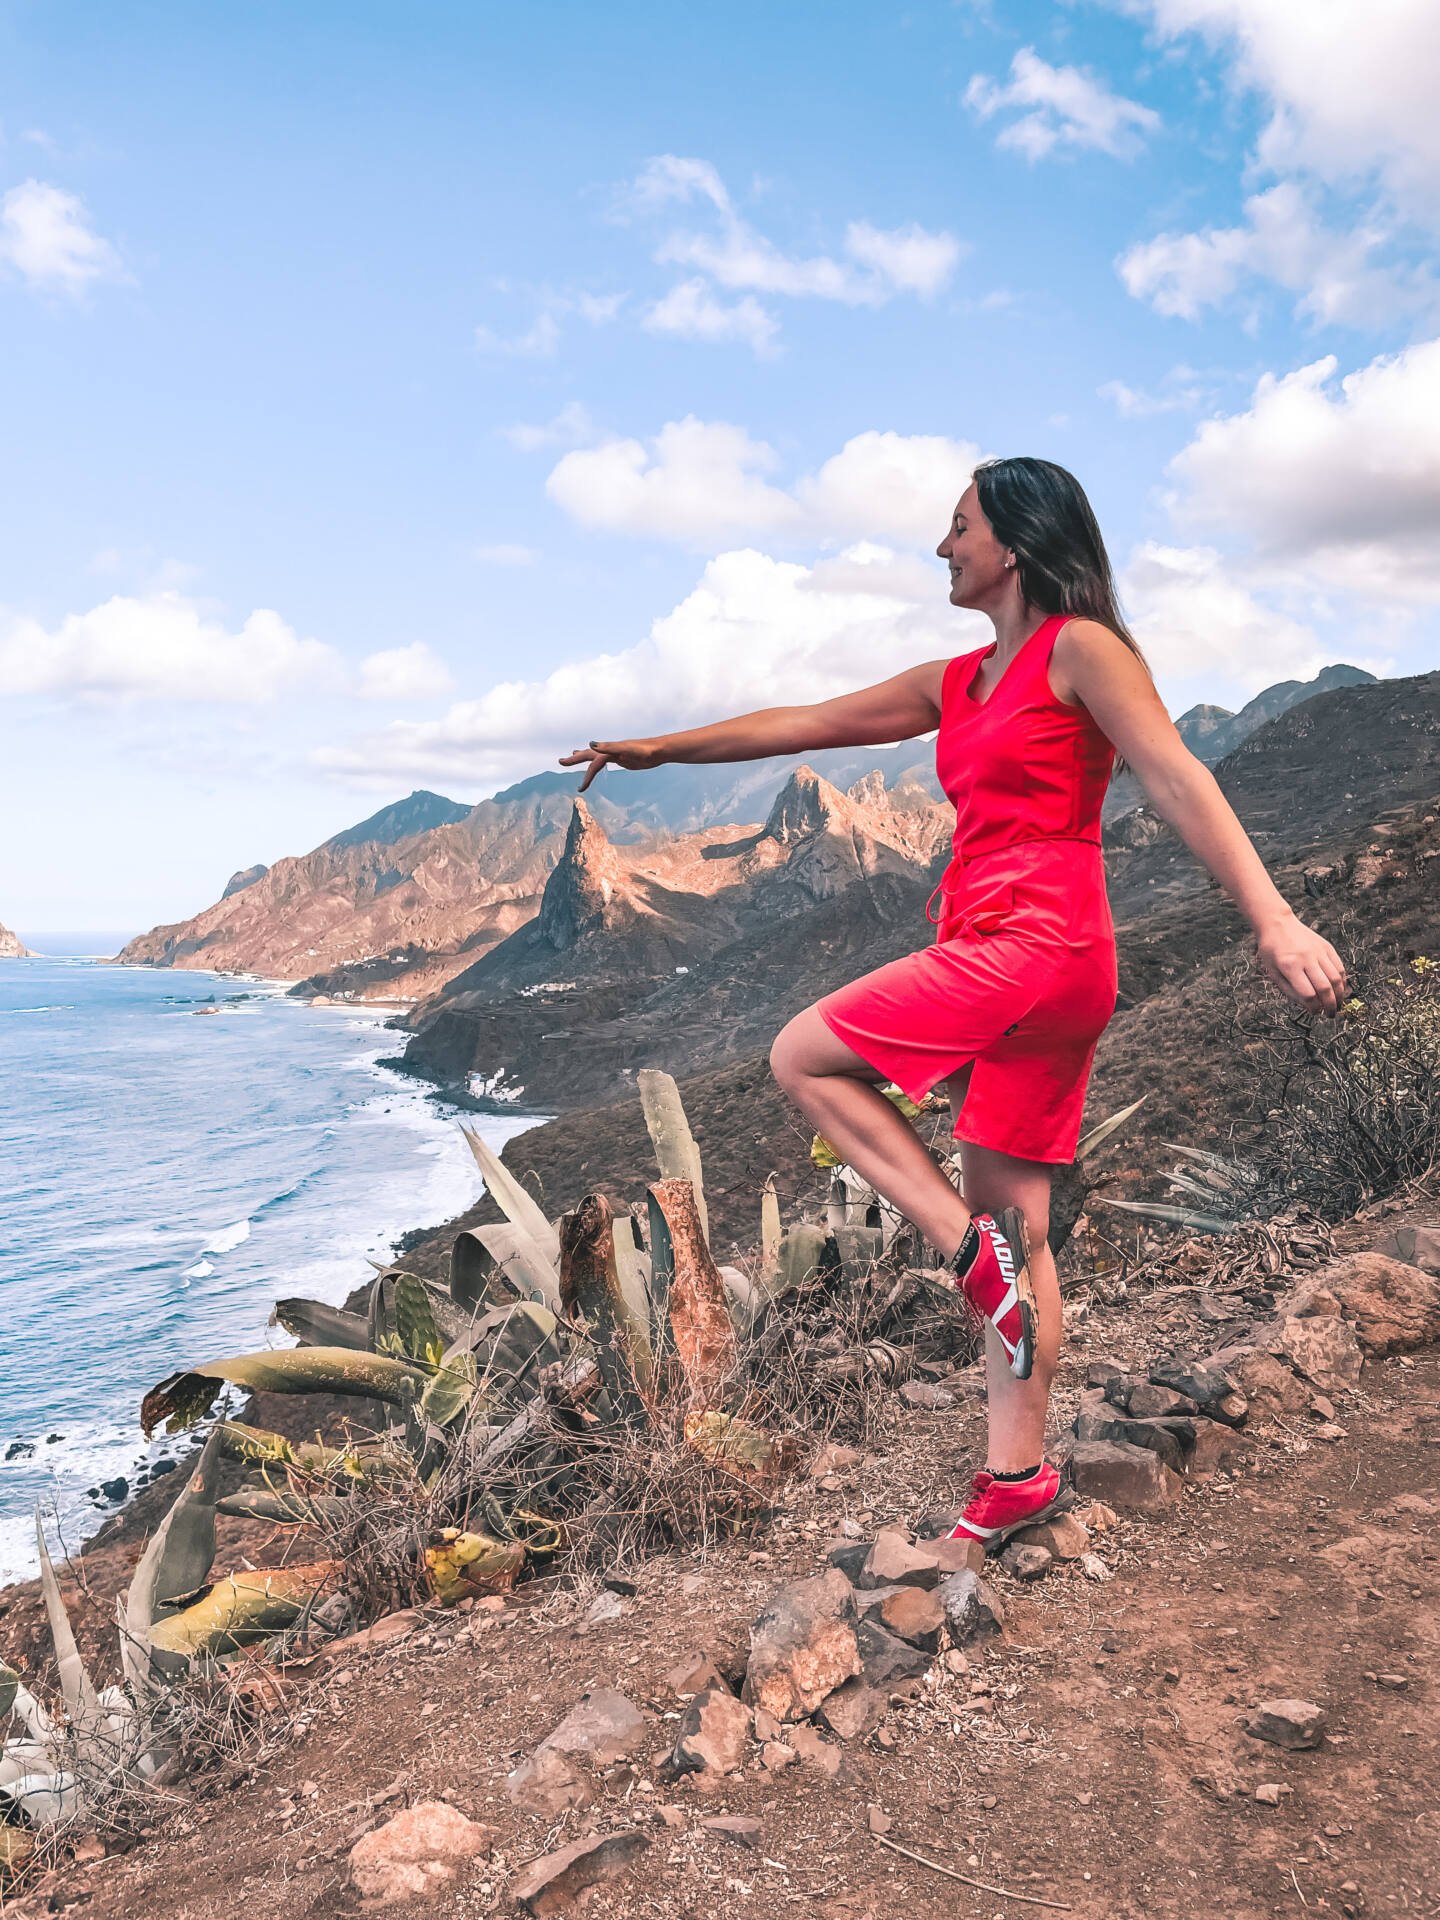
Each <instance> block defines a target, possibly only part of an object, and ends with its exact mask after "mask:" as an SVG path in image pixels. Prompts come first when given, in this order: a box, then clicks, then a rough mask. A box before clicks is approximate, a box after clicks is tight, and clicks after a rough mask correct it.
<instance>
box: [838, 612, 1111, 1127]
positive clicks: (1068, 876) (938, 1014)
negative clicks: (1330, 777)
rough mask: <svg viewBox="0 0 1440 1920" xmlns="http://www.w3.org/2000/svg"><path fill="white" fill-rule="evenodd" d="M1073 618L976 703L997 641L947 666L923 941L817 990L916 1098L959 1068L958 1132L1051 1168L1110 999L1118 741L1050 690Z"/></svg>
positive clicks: (859, 1045) (1076, 1114)
mask: <svg viewBox="0 0 1440 1920" xmlns="http://www.w3.org/2000/svg"><path fill="white" fill-rule="evenodd" d="M1069 617H1070V616H1068V615H1065V614H1054V615H1052V616H1051V617H1050V618H1049V619H1047V620H1045V621H1043V622H1042V623H1041V625H1040V626H1039V627H1037V628H1036V630H1035V632H1034V633H1032V634H1031V635H1030V637H1029V638H1028V639H1027V640H1026V641H1025V643H1024V644H1023V646H1022V647H1021V648H1020V651H1019V652H1018V653H1017V654H1016V655H1015V657H1014V659H1013V660H1012V661H1011V662H1010V665H1009V666H1008V667H1007V668H1006V670H1005V672H1004V673H1003V674H1002V676H1001V678H1000V680H999V682H998V684H997V685H996V686H995V687H994V688H993V689H992V691H991V693H990V696H989V698H988V699H986V700H984V701H980V700H977V699H976V698H975V696H974V694H973V693H972V687H973V685H974V682H975V678H976V675H977V673H978V672H979V670H980V665H981V662H982V661H983V660H985V659H986V658H988V657H989V655H990V654H992V653H993V652H994V650H995V649H994V647H993V646H990V647H981V648H978V649H977V650H976V651H975V652H973V653H965V654H960V655H958V656H957V657H956V658H955V659H954V660H952V661H951V662H950V663H949V665H948V666H947V667H946V669H945V673H944V677H943V679H942V682H941V702H940V731H939V734H938V735H937V737H936V741H935V766H936V771H937V773H938V774H939V777H940V784H941V786H942V787H943V788H944V789H945V792H946V794H947V795H948V796H949V798H950V799H951V800H952V801H953V802H954V803H955V834H954V850H953V853H952V855H951V859H950V862H949V865H948V866H947V867H946V869H945V872H944V874H943V875H942V876H941V879H940V882H939V884H938V885H937V886H936V888H935V891H934V892H933V893H932V894H931V896H930V901H929V902H927V904H926V916H927V918H931V919H933V920H934V921H935V939H934V941H933V943H932V944H931V945H930V946H928V947H925V948H922V949H921V950H920V951H919V952H917V953H911V954H906V955H905V956H904V957H903V958H902V959H899V960H892V961H891V962H890V963H889V964H888V965H887V966H883V967H877V968H876V969H875V971H874V972H873V973H867V974H864V975H862V977H861V978H860V979H858V980H854V981H851V982H850V984H849V985H848V986H844V987H840V988H838V989H837V990H836V991H835V992H834V993H829V994H826V995H824V996H823V997H822V998H821V999H820V1000H818V1001H817V1002H816V1007H817V1009H818V1011H819V1013H820V1015H821V1017H822V1018H823V1019H824V1021H825V1023H826V1025H827V1026H829V1027H830V1029H831V1030H832V1032H834V1033H835V1034H837V1035H838V1036H839V1038H840V1039H842V1040H843V1041H844V1042H845V1043H846V1045H847V1046H849V1047H852V1048H853V1049H854V1051H855V1052H856V1053H858V1054H859V1055H860V1056H861V1058H862V1059H864V1060H866V1061H868V1062H869V1064H870V1065H871V1066H872V1067H874V1068H875V1069H876V1070H877V1071H878V1072H880V1073H883V1074H884V1075H885V1076H886V1078H887V1079H889V1080H893V1081H894V1083H895V1084H896V1086H898V1087H900V1088H901V1089H902V1091H903V1092H905V1093H907V1094H908V1095H909V1096H910V1098H911V1099H912V1100H917V1101H918V1100H920V1099H923V1097H924V1096H925V1094H926V1093H928V1092H929V1091H930V1089H931V1088H932V1087H933V1086H934V1085H935V1084H936V1082H937V1081H939V1080H942V1079H944V1078H946V1077H947V1076H948V1075H950V1074H954V1073H959V1072H961V1071H962V1070H963V1069H964V1068H965V1067H966V1066H967V1065H968V1066H970V1067H971V1072H970V1076H969V1081H968V1085H967V1088H966V1092H965V1098H964V1103H963V1105H962V1106H961V1107H960V1110H959V1112H958V1113H957V1115H956V1118H955V1125H954V1134H955V1138H956V1139H957V1140H970V1141H974V1142H975V1143H976V1144H977V1145H979V1146H984V1147H992V1148H994V1149H996V1150H997V1151H998V1152H1001V1153H1009V1154H1014V1155H1017V1156H1018V1157H1019V1158H1021V1159H1026V1160H1046V1161H1058V1162H1065V1161H1069V1160H1072V1159H1073V1158H1074V1156H1075V1147H1076V1143H1077V1142H1078V1140H1079V1138H1080V1121H1081V1115H1082V1112H1083V1109H1084V1105H1085V1089H1086V1085H1087V1083H1088V1081H1089V1077H1090V1067H1091V1062H1092V1060H1093V1058H1094V1054H1095V1044H1096V1042H1097V1041H1098V1039H1099V1038H1100V1035H1101V1033H1102V1032H1103V1031H1104V1029H1105V1027H1106V1025H1107V1024H1108V1022H1109V1019H1110V1016H1111V1014H1112V1013H1113V1012H1114V1011H1115V994H1116V977H1115V927H1114V922H1113V921H1112V919H1111V917H1110V902H1109V899H1108V897H1107V895H1106V891H1105V867H1104V863H1103V860H1102V858H1101V853H1100V808H1101V803H1102V802H1103V800H1104V798H1105V789H1106V786H1107V785H1108V783H1109V779H1110V774H1111V771H1112V769H1113V767H1114V764H1115V750H1114V748H1113V747H1112V746H1111V744H1110V742H1109V740H1108V739H1106V737H1105V735H1104V734H1103V733H1102V732H1101V731H1100V729H1099V727H1098V726H1097V725H1096V723H1095V721H1094V720H1093V719H1092V718H1091V717H1090V715H1089V713H1088V712H1087V711H1086V710H1085V708H1083V707H1076V706H1070V705H1069V704H1067V703H1066V702H1065V701H1062V700H1058V699H1057V698H1056V696H1055V694H1054V693H1053V691H1052V690H1051V687H1050V655H1051V652H1052V651H1053V649H1054V646H1055V639H1056V636H1057V635H1058V634H1059V632H1060V629H1061V628H1062V627H1063V626H1064V625H1065V623H1066V620H1067V619H1068V618H1069ZM937 896H938V897H939V900H940V909H939V912H938V914H935V915H932V914H931V911H930V908H931V906H932V905H933V903H934V901H935V900H936V897H937Z"/></svg>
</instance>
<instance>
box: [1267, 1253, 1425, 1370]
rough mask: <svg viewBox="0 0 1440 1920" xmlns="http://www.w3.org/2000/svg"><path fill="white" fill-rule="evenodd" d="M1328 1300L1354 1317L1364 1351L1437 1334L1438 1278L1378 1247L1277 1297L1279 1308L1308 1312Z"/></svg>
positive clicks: (1400, 1349)
mask: <svg viewBox="0 0 1440 1920" xmlns="http://www.w3.org/2000/svg"><path fill="white" fill-rule="evenodd" d="M1412 1231H1413V1230H1412ZM1330 1301H1334V1303H1335V1306H1336V1310H1337V1311H1338V1312H1339V1313H1341V1314H1343V1315H1344V1317H1345V1319H1346V1320H1347V1321H1350V1322H1353V1324H1354V1328H1355V1334H1356V1338H1357V1339H1358V1340H1359V1343H1360V1346H1361V1348H1362V1349H1363V1351H1364V1352H1366V1353H1370V1354H1375V1355H1377V1356H1378V1355H1382V1354H1387V1353H1405V1352H1407V1351H1408V1350H1409V1349H1410V1348H1412V1347H1423V1346H1428V1345H1430V1344H1431V1343H1432V1342H1433V1341H1436V1340H1440V1278H1437V1277H1436V1276H1435V1275H1434V1274H1431V1273H1427V1272H1426V1271H1425V1270H1424V1269H1423V1268H1422V1267H1419V1266H1411V1265H1409V1264H1408V1263H1407V1262H1405V1261H1402V1260H1390V1259H1387V1258H1386V1256H1385V1255H1384V1254H1383V1253H1351V1254H1346V1255H1345V1256H1344V1257H1343V1258H1341V1259H1339V1260H1334V1261H1332V1262H1331V1263H1330V1265H1329V1266H1327V1267H1324V1268H1322V1269H1321V1271H1320V1272H1319V1273H1315V1274H1311V1275H1310V1277H1309V1278H1308V1279H1306V1280H1303V1281H1302V1282H1301V1283H1300V1285H1299V1286H1298V1287H1296V1289H1295V1290H1294V1292H1293V1293H1291V1294H1290V1295H1289V1296H1288V1297H1287V1298H1286V1299H1285V1300H1282V1301H1281V1302H1280V1312H1281V1313H1282V1314H1294V1315H1297V1316H1299V1317H1301V1318H1308V1317H1310V1316H1311V1315H1312V1314H1313V1313H1315V1312H1316V1311H1317V1308H1318V1310H1319V1311H1321V1312H1323V1311H1325V1306H1324V1305H1323V1304H1321V1303H1328V1302H1330ZM1312 1302H1314V1303H1316V1304H1315V1305H1312V1304H1311V1303H1312ZM1307 1371H1308V1369H1307ZM1311 1377H1312V1378H1313V1377H1314V1376H1313V1375H1312V1376H1311Z"/></svg>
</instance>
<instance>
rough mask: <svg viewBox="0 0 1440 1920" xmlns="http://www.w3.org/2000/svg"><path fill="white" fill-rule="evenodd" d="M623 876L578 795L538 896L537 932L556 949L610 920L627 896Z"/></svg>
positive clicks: (622, 869) (619, 863) (620, 865)
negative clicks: (556, 856) (562, 847)
mask: <svg viewBox="0 0 1440 1920" xmlns="http://www.w3.org/2000/svg"><path fill="white" fill-rule="evenodd" d="M627 878H628V877H627V874H626V871H625V867H624V864H623V863H622V861H621V860H620V858H619V856H618V855H617V854H616V852H615V849H614V848H613V847H612V846H611V844H610V841H609V839H608V838H607V836H606V833H605V829H604V828H603V827H602V826H601V825H600V822H599V821H598V820H597V819H596V818H595V816H594V814H593V813H592V812H591V811H590V809H589V807H588V806H586V804H585V802H584V801H583V800H582V799H580V798H579V796H578V795H577V797H576V799H575V804H574V811H573V812H572V813H571V815H570V829H569V831H568V832H567V834H566V835H565V851H564V852H563V853H562V854H561V856H560V858H559V860H558V861H557V862H556V864H555V867H554V869H553V871H552V872H551V874H550V877H549V879H548V880H547V881H546V882H545V891H544V893H543V894H542V895H541V896H540V912H539V915H538V916H537V918H536V922H535V930H536V934H537V936H538V937H539V938H540V939H541V940H543V941H544V942H545V943H546V944H547V945H548V946H551V947H553V948H554V949H555V950H556V952H557V953H559V952H563V951H564V949H565V948H566V947H573V946H574V944H575V942H576V941H577V940H579V939H580V937H581V936H582V935H583V934H587V933H595V932H598V931H599V930H600V929H601V928H602V927H605V926H609V925H611V924H613V921H614V919H615V918H616V917H617V909H618V905H619V903H620V902H621V901H623V900H624V899H625V898H626V897H627V894H628V884H627Z"/></svg>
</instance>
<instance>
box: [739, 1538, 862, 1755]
mask: <svg viewBox="0 0 1440 1920" xmlns="http://www.w3.org/2000/svg"><path fill="white" fill-rule="evenodd" d="M857 1621H858V1616H857V1614H856V1611H855V1596H854V1594H853V1593H852V1592H851V1589H850V1582H849V1581H848V1580H847V1579H846V1578H845V1576H844V1574H843V1573H842V1572H841V1571H840V1569H839V1568H838V1567H831V1568H830V1569H829V1570H828V1571H827V1572H825V1573H821V1574H816V1575H815V1576H814V1578H813V1579H810V1580H795V1581H792V1582H791V1583H790V1585H789V1586H785V1587H782V1588H781V1589H780V1591H779V1592H778V1593H777V1594H775V1595H774V1596H773V1597H772V1599H771V1600H770V1602H769V1604H768V1605H767V1607H766V1608H765V1611H764V1612H763V1613H762V1614H761V1615H760V1618H759V1619H758V1620H757V1621H756V1622H755V1625H754V1626H753V1627H752V1628H751V1629H750V1660H749V1664H748V1665H747V1667H746V1669H745V1685H744V1688H743V1689H742V1693H743V1697H744V1699H745V1701H746V1703H747V1704H748V1705H750V1706H752V1707H757V1708H758V1707H763V1708H764V1709H765V1711H766V1712H767V1713H771V1714H773V1715H774V1717H775V1718H776V1719H777V1720H799V1719H803V1718H804V1717H805V1716H806V1715H807V1714H811V1713H813V1712H814V1711H815V1709H816V1707H818V1706H819V1705H820V1702H821V1701H822V1700H823V1699H824V1698H825V1696H826V1694H829V1693H833V1692H834V1691H835V1689H836V1687H838V1686H840V1685H842V1684H843V1683H844V1682H845V1681H846V1680H848V1679H850V1678H851V1676H852V1675H854V1674H857V1673H859V1672H860V1671H861V1669H862V1662H861V1658H860V1650H859V1647H858V1646H857V1644H856V1638H855V1629H856V1625H857Z"/></svg>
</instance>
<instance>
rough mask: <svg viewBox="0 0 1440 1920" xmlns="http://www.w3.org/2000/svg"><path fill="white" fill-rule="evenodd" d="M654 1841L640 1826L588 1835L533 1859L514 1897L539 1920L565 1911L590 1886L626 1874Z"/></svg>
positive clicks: (517, 1883) (513, 1890) (513, 1891)
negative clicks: (639, 1855) (635, 1860)
mask: <svg viewBox="0 0 1440 1920" xmlns="http://www.w3.org/2000/svg"><path fill="white" fill-rule="evenodd" d="M649 1844H650V1840H649V1836H648V1835H646V1834H644V1833H642V1832H641V1831H640V1829H639V1828H638V1827H626V1828H623V1829H622V1830H621V1831H620V1832H619V1833H606V1834H598V1833H592V1834H587V1835H586V1836H585V1838H584V1839H583V1840H576V1841H574V1842H572V1844H571V1845H570V1846H568V1847H561V1848H559V1849H558V1851H556V1852H555V1853H547V1854H543V1855H542V1856H541V1857H540V1859H538V1860H532V1861H531V1862H530V1865H529V1866H528V1867H526V1868H525V1870H524V1871H523V1872H522V1873H521V1874H520V1875H519V1877H518V1878H517V1879H516V1880H515V1882H514V1883H513V1885H512V1886H511V1888H510V1893H511V1897H512V1898H513V1899H514V1900H515V1901H516V1903H517V1904H518V1905H519V1906H522V1907H523V1908H524V1909H525V1911H526V1912H527V1913H530V1914H533V1915H534V1916H535V1920H549V1916H550V1915H551V1914H558V1913H563V1912H564V1910H565V1909H566V1907H567V1906H569V1904H570V1902H571V1901H572V1900H574V1898H575V1896H576V1895H577V1894H579V1893H583V1892H584V1891H585V1889H586V1887H594V1886H598V1885H599V1883H600V1882H601V1881H602V1880H613V1879H615V1878H616V1876H617V1875H619V1874H621V1873H623V1872H624V1871H625V1869H626V1868H627V1867H628V1866H629V1865H630V1863H631V1861H632V1860H634V1859H635V1857H636V1855H637V1854H640V1853H643V1852H644V1850H645V1848H646V1847H648V1846H649Z"/></svg>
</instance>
